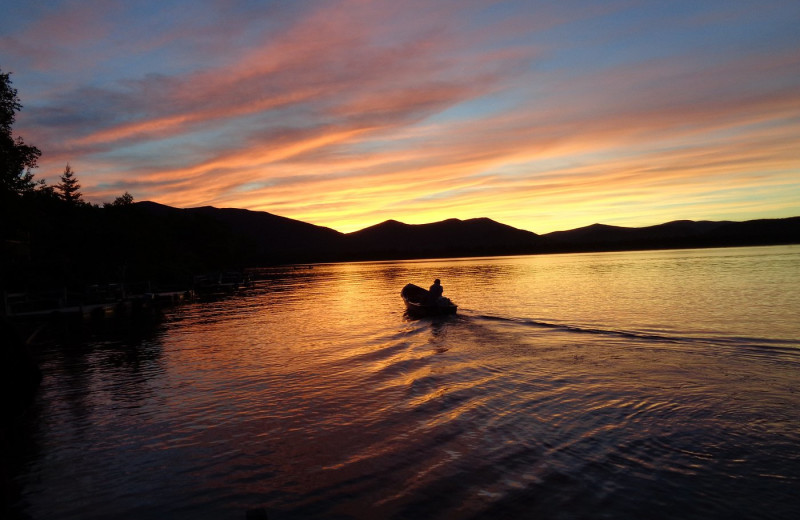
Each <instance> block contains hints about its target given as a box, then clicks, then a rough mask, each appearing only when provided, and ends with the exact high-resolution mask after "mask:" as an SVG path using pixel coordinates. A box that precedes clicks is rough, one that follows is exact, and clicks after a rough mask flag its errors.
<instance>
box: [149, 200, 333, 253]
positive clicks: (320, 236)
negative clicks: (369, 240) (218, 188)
mask: <svg viewBox="0 0 800 520" xmlns="http://www.w3.org/2000/svg"><path fill="white" fill-rule="evenodd" d="M135 206H137V207H139V208H141V209H142V210H144V211H145V212H147V213H149V214H151V215H154V216H158V217H161V218H171V219H173V221H174V220H175V219H178V220H182V221H183V222H184V223H186V224H188V225H189V226H190V227H195V226H203V225H206V226H209V227H210V228H211V229H216V230H223V231H224V233H225V234H227V235H229V236H230V237H231V238H232V239H233V240H234V241H235V242H236V244H237V249H239V250H241V251H242V254H244V255H245V257H246V259H247V261H248V262H249V263H251V264H252V263H253V262H255V264H259V263H269V264H271V263H283V262H293V261H303V262H310V261H327V260H333V259H335V257H336V256H337V254H338V251H339V248H340V244H341V241H342V237H343V236H344V235H343V234H342V233H340V232H338V231H335V230H333V229H330V228H326V227H322V226H315V225H313V224H308V223H306V222H301V221H299V220H294V219H290V218H286V217H281V216H278V215H273V214H271V213H267V212H265V211H250V210H246V209H234V208H215V207H212V206H203V207H198V208H186V209H179V208H173V207H171V206H165V205H163V204H157V203H155V202H150V201H145V202H138V203H136V204H135ZM185 238H187V239H190V240H191V239H192V238H193V237H192V236H187V237H185ZM200 240H202V237H200ZM187 245H188V246H189V247H191V244H187Z"/></svg>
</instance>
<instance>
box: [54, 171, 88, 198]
mask: <svg viewBox="0 0 800 520" xmlns="http://www.w3.org/2000/svg"><path fill="white" fill-rule="evenodd" d="M56 189H57V190H58V191H60V192H61V199H62V200H63V201H64V202H66V203H67V204H78V203H80V202H83V200H82V199H81V197H83V194H82V193H81V192H80V191H78V190H80V189H81V185H80V184H78V179H77V178H76V177H75V172H74V171H73V170H72V167H71V166H70V165H69V163H67V166H66V168H64V173H62V174H61V182H59V183H58V184H56Z"/></svg>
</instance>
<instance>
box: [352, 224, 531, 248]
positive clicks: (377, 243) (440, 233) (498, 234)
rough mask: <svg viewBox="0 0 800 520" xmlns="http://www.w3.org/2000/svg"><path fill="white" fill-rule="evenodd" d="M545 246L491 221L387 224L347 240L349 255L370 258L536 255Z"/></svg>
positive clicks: (359, 233) (521, 231) (365, 230)
mask: <svg viewBox="0 0 800 520" xmlns="http://www.w3.org/2000/svg"><path fill="white" fill-rule="evenodd" d="M542 242H543V241H542V239H541V237H539V235H537V234H536V233H532V232H530V231H524V230H521V229H516V228H513V227H511V226H507V225H505V224H500V223H498V222H495V221H493V220H491V219H488V218H475V219H469V220H459V219H448V220H444V221H441V222H434V223H431V224H403V223H402V222H398V221H396V220H387V221H386V222H383V223H381V224H378V225H375V226H372V227H368V228H366V229H362V230H361V231H356V232H354V233H350V234H348V235H347V236H346V239H345V244H346V250H347V251H350V252H353V253H356V254H358V255H359V256H362V257H368V258H412V257H430V256H475V255H505V254H522V253H535V252H538V251H539V250H540V249H541V246H542Z"/></svg>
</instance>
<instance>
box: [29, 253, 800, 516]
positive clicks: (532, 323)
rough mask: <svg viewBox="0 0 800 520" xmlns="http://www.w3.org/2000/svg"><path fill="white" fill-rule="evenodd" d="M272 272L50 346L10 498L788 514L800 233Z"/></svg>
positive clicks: (172, 506)
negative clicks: (437, 309)
mask: <svg viewBox="0 0 800 520" xmlns="http://www.w3.org/2000/svg"><path fill="white" fill-rule="evenodd" d="M268 274H269V278H268V279H267V280H264V281H263V282H260V283H259V284H257V285H256V287H254V288H253V289H252V290H251V291H249V292H248V293H245V294H243V295H240V296H237V297H233V298H229V299H226V300H223V301H217V302H213V303H195V304H190V305H186V306H183V307H179V308H176V309H174V310H172V311H170V313H169V314H168V315H167V317H166V321H165V323H163V325H161V326H160V327H159V328H158V330H157V331H155V332H154V333H153V334H152V335H151V336H150V337H147V338H146V339H143V340H137V341H121V342H113V341H105V342H100V341H98V342H96V343H93V344H90V345H88V346H84V347H79V348H76V347H63V346H56V345H53V346H51V347H49V348H47V349H46V350H45V351H43V352H42V363H43V370H44V372H45V380H44V383H43V386H42V390H41V392H40V395H39V398H38V401H37V403H36V406H35V410H34V413H33V415H32V416H31V418H30V425H29V427H30V441H29V442H28V443H27V444H25V445H24V447H23V448H21V450H22V451H21V454H20V457H21V458H22V459H23V460H24V462H25V463H24V466H23V468H22V470H21V472H20V473H19V474H18V476H17V477H16V479H15V481H16V483H17V484H18V486H19V487H20V489H21V492H22V498H21V500H20V501H19V503H18V504H17V506H16V509H17V511H18V512H19V513H21V514H26V515H29V516H30V517H32V518H35V519H105V518H115V519H142V518H166V519H172V518H186V519H193V520H197V519H228V518H230V519H243V518H245V516H246V512H247V511H252V510H258V509H262V508H263V510H265V511H267V512H268V514H269V518H270V519H308V518H326V519H332V518H365V519H372V518H375V519H381V518H408V519H421V518H425V519H436V518H447V519H451V518H453V519H459V518H546V519H551V518H554V519H558V518H569V519H573V518H614V519H616V518H637V519H638V518H650V519H654V518H655V519H657V518H748V519H751V518H785V519H795V518H800V392H798V383H800V318H798V316H800V247H797V246H794V247H769V248H748V249H717V250H685V251H659V252H637V253H605V254H582V255H555V256H535V257H517V258H488V259H487V258H482V259H458V260H445V261H416V262H386V263H359V264H340V265H324V266H315V267H314V268H313V269H283V270H273V271H271V272H269V273H268ZM435 277H439V278H441V279H442V282H443V285H444V287H445V294H446V295H449V296H450V297H451V298H452V299H453V300H454V301H455V302H457V303H458V304H460V306H461V307H460V310H459V315H458V316H456V317H452V318H448V319H421V320H413V319H409V318H408V317H407V316H405V315H404V312H403V311H404V309H403V307H402V301H401V300H400V298H399V292H400V289H401V288H402V287H403V285H405V284H406V283H408V282H414V283H417V284H419V285H426V286H427V285H428V284H430V283H431V281H432V280H433V278H435Z"/></svg>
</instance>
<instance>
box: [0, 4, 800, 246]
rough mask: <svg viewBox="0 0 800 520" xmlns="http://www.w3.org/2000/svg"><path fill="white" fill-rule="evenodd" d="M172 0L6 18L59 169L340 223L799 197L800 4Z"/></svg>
mask: <svg viewBox="0 0 800 520" xmlns="http://www.w3.org/2000/svg"><path fill="white" fill-rule="evenodd" d="M168 4H169V5H167V6H166V7H165V6H163V5H162V4H159V3H153V2H99V3H93V2H80V1H78V2H51V3H48V5H47V7H41V6H38V5H37V4H34V3H32V5H30V6H28V7H20V6H16V7H15V9H14V10H13V11H12V15H13V17H14V18H15V19H16V20H17V22H16V23H13V22H9V21H8V20H6V21H5V22H2V23H0V44H2V46H3V48H4V57H3V61H4V62H3V63H0V66H2V67H3V70H4V71H5V70H11V71H13V72H14V76H12V79H13V81H14V84H15V86H16V87H17V88H18V89H19V91H20V94H21V96H22V99H23V104H24V105H25V108H24V110H23V112H22V113H21V114H20V117H19V120H18V125H17V127H18V133H20V134H21V135H23V136H24V137H25V139H26V141H27V142H30V143H33V144H36V145H37V146H39V147H40V148H41V149H42V150H43V152H44V155H43V158H42V161H41V168H40V170H39V171H38V172H37V173H38V176H40V177H45V178H47V179H48V180H53V179H55V178H56V177H57V175H58V174H59V173H60V172H61V171H62V170H63V165H64V164H65V163H66V162H70V164H71V165H72V166H73V167H74V168H75V169H76V171H77V172H78V176H79V179H80V180H81V182H82V184H83V188H84V189H83V191H84V193H85V194H86V195H88V196H89V197H90V199H92V200H94V201H97V202H99V201H103V200H112V199H113V198H114V197H116V196H118V195H119V194H120V193H122V192H123V191H125V190H127V191H130V192H131V193H132V194H134V196H135V198H136V199H137V200H145V199H149V200H155V201H158V202H162V203H165V204H171V205H176V206H181V207H189V206H200V205H209V204H210V205H215V206H220V207H244V208H249V209H257V210H264V211H269V212H272V213H275V214H279V215H283V216H287V217H291V218H297V219H301V220H305V221H308V222H313V223H315V224H320V225H326V226H330V227H333V228H335V229H339V230H341V231H352V230H355V229H359V228H363V227H366V226H368V225H372V224H375V223H378V222H380V221H382V220H385V219H388V218H394V219H398V220H402V221H405V222H409V223H421V222H430V221H433V220H439V219H443V218H449V217H458V218H472V217H479V216H486V217H490V218H493V219H495V220H499V221H501V222H504V223H507V224H510V225H514V226H517V227H521V228H525V229H530V230H532V231H536V232H547V231H553V230H556V229H566V228H570V227H576V226H581V225H587V224H591V223H593V222H605V223H609V224H620V225H647V224H655V223H659V222H662V221H666V220H671V219H678V218H692V219H722V218H726V219H737V220H740V219H747V218H759V217H779V216H789V215H797V214H800V152H799V151H798V147H797V146H796V143H797V142H800V74H798V72H797V71H798V70H800V50H799V49H800V33H798V32H797V31H796V26H797V23H798V22H800V4H797V3H796V2H788V1H785V2H779V1H768V2H762V3H759V4H758V5H756V4H753V3H751V2H704V3H685V2H675V3H668V4H665V3H661V2H637V3H632V2H607V3H606V2H604V3H602V4H601V5H600V4H597V3H596V2H559V3H551V2H505V3H495V2H482V1H468V2H456V1H453V2H422V1H419V2H384V1H377V2H370V1H337V2H292V3H284V2H274V3H272V2H237V1H222V0H220V1H216V2H214V1H207V2H185V3H181V2H176V3H168ZM165 20H168V21H169V23H167V22H166V21H165ZM6 49H7V50H6Z"/></svg>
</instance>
